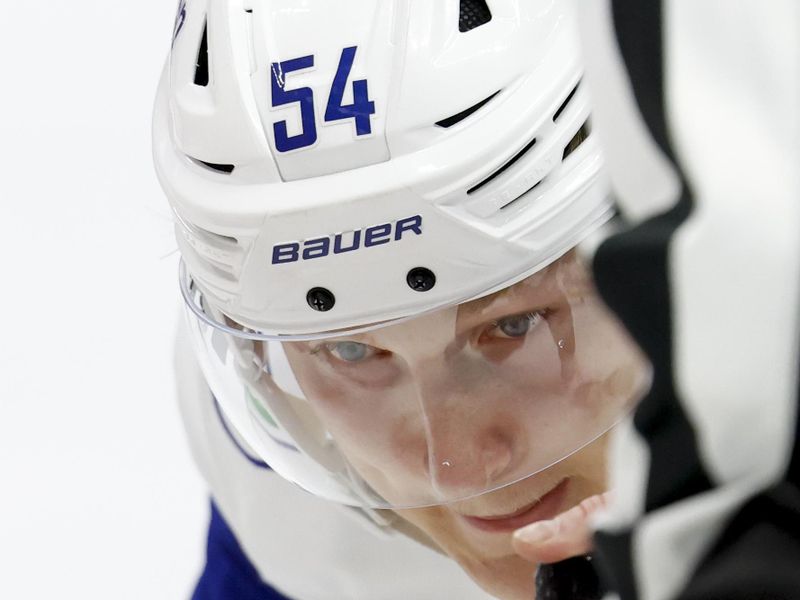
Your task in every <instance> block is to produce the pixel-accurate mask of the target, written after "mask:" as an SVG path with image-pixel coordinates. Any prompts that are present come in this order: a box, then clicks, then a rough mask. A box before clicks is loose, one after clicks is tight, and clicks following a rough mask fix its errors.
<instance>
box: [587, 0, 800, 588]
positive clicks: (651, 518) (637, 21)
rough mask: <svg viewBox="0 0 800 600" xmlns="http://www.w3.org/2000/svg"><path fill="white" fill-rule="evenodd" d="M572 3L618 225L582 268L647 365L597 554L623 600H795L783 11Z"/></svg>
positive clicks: (790, 50) (798, 94) (793, 18)
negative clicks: (647, 382)
mask: <svg viewBox="0 0 800 600" xmlns="http://www.w3.org/2000/svg"><path fill="white" fill-rule="evenodd" d="M576 5H578V13H579V21H580V24H581V29H582V36H583V39H584V43H585V45H586V52H585V55H586V63H587V74H586V79H587V81H588V83H589V86H590V88H591V90H592V95H593V98H594V105H595V111H594V115H593V124H594V128H595V131H596V133H597V135H598V136H599V137H600V141H601V143H602V144H603V145H604V148H605V150H606V153H607V155H608V164H609V168H610V171H611V177H612V181H613V183H614V188H615V192H616V194H617V198H618V203H619V207H620V212H621V214H622V215H623V217H624V218H625V220H626V226H625V228H624V230H623V231H622V232H620V233H617V234H615V235H613V236H611V237H608V238H607V239H605V240H604V242H603V243H602V244H600V246H599V247H598V248H597V251H596V253H595V257H594V262H593V266H594V270H595V276H596V279H597V285H598V288H599V289H600V291H601V293H602V295H603V297H604V298H605V300H606V301H607V303H608V304H609V305H610V306H611V308H613V309H614V310H615V311H616V312H617V314H618V315H619V316H620V318H621V319H622V321H623V322H624V323H625V325H626V326H627V327H628V329H629V330H630V331H631V333H632V335H633V336H634V337H635V338H636V340H637V341H638V342H639V344H640V345H641V346H642V348H643V349H644V350H645V351H646V353H647V354H648V356H649V357H650V360H651V362H652V365H653V384H652V388H651V390H650V392H649V393H648V394H647V396H646V397H645V398H644V399H643V400H642V401H641V403H640V405H639V406H638V408H637V410H636V412H635V415H634V416H633V417H632V419H631V420H630V422H628V423H626V424H625V425H624V426H623V427H622V428H621V429H620V431H619V433H618V435H617V437H616V440H615V447H614V451H613V456H612V468H611V477H612V485H613V486H614V487H615V489H616V492H617V494H616V500H615V503H614V506H613V507H612V510H611V511H610V512H609V514H608V515H606V517H605V518H604V520H603V522H602V523H600V531H598V533H597V536H596V545H597V549H598V556H599V561H598V562H599V563H600V565H601V567H602V570H603V572H604V575H605V577H606V578H607V580H608V583H609V585H610V587H611V588H612V589H614V590H616V593H617V594H618V596H619V597H620V598H621V599H622V600H629V599H635V598H636V599H639V598H641V599H647V600H666V599H669V598H686V599H690V598H691V599H700V598H702V599H704V600H709V599H714V598H800V451H799V450H798V446H797V443H796V440H797V437H798V417H797V403H798V402H797V400H798V393H799V390H798V378H797V373H798V367H800V353H799V352H798V347H799V346H800V343H799V342H798V338H799V337H800V336H798V330H799V329H800V326H799V324H798V321H799V317H798V315H799V314H800V302H798V300H799V299H800V235H799V234H800V177H799V176H798V171H800V169H798V167H799V166H800V121H799V120H798V119H799V118H798V112H800V111H798V107H800V81H799V79H800V5H798V4H797V3H796V2H794V1H793V0H771V1H770V2H768V3H764V2H757V1H756V0H737V2H735V3H725V2H720V1H712V0H695V1H693V2H687V1H682V2H681V1H677V0H675V1H668V0H662V1H650V0H648V1H645V2H643V1H642V0H593V1H592V2H579V3H576Z"/></svg>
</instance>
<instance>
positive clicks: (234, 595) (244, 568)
mask: <svg viewBox="0 0 800 600" xmlns="http://www.w3.org/2000/svg"><path fill="white" fill-rule="evenodd" d="M192 600H291V599H290V598H289V597H288V596H284V595H283V594H281V593H280V592H278V591H277V590H275V589H274V588H273V587H271V586H270V585H268V584H266V583H264V581H262V580H261V577H260V576H259V575H258V572H257V571H256V568H255V567H254V566H253V564H252V563H251V562H250V560H249V559H248V558H247V556H245V554H244V552H243V551H242V548H241V546H240V545H239V542H238V541H237V539H236V536H235V535H234V534H233V531H231V528H230V527H229V526H228V524H227V523H226V522H225V519H223V518H222V515H221V514H220V512H219V510H218V509H217V507H216V505H215V504H214V503H213V502H212V503H211V523H210V525H209V527H208V544H207V547H206V564H205V567H204V569H203V573H202V575H201V576H200V580H199V581H198V582H197V587H196V588H195V590H194V593H193V594H192Z"/></svg>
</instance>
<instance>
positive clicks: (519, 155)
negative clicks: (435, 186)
mask: <svg viewBox="0 0 800 600" xmlns="http://www.w3.org/2000/svg"><path fill="white" fill-rule="evenodd" d="M535 143H536V138H533V139H532V140H531V141H530V142H528V143H527V144H526V145H525V147H524V148H523V149H522V150H520V151H519V152H517V154H515V155H514V157H513V158H511V160H509V161H508V162H507V163H505V164H504V165H503V166H502V167H500V168H499V169H497V170H496V171H495V172H494V173H492V174H491V175H489V176H488V177H487V178H486V179H484V180H483V181H481V182H480V183H477V184H476V185H474V186H472V187H471V188H469V189H468V190H467V194H471V193H473V192H476V191H478V190H479V189H481V188H482V187H483V186H485V185H486V184H487V183H489V182H490V181H491V180H492V179H494V178H495V177H497V176H498V175H500V174H501V173H502V172H503V171H505V170H506V169H508V168H509V167H510V166H511V165H513V164H514V163H515V162H517V161H518V160H519V159H520V158H522V157H523V156H524V155H525V153H526V152H528V150H530V149H531V148H533V145H534V144H535Z"/></svg>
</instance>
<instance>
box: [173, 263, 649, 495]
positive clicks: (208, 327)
mask: <svg viewBox="0 0 800 600" xmlns="http://www.w3.org/2000/svg"><path fill="white" fill-rule="evenodd" d="M181 277H182V281H181V287H182V290H183V292H184V296H185V298H186V300H187V306H188V308H189V309H190V310H188V311H187V315H188V318H189V322H190V331H191V335H192V337H193V341H194V345H195V347H196V349H197V351H198V355H199V357H200V362H201V365H202V368H203V371H204V373H205V376H206V378H207V381H208V383H209V385H210V387H211V389H212V391H213V393H214V395H215V397H216V399H217V401H218V402H219V404H220V406H221V408H222V410H223V411H224V414H225V416H226V418H227V419H228V420H229V421H230V422H231V423H232V424H233V426H234V427H235V428H236V430H237V432H238V433H239V434H240V435H241V436H242V437H243V438H244V439H245V441H246V442H247V443H248V444H249V445H250V446H251V448H252V449H253V450H254V451H255V452H257V453H258V454H259V455H260V456H261V457H262V458H263V459H264V460H265V461H266V462H267V463H268V464H269V465H270V466H271V467H272V468H273V469H274V470H275V471H276V472H278V473H279V474H280V475H282V476H284V477H285V478H287V479H289V480H291V481H293V482H295V483H296V484H298V485H300V486H301V487H303V488H305V489H306V490H308V491H310V492H312V493H314V494H316V495H319V496H323V497H325V498H329V499H332V500H335V501H338V502H342V503H345V504H349V505H354V506H362V507H370V508H413V507H423V506H431V505H438V504H446V503H451V502H456V501H461V500H465V499H468V498H471V497H474V496H477V495H480V494H483V493H486V492H490V491H494V490H497V489H499V488H502V487H505V486H509V485H512V484H514V483H515V482H518V481H520V480H522V479H525V478H527V477H530V476H532V475H535V474H537V473H539V472H541V471H543V470H545V469H547V468H548V467H550V466H552V465H554V464H556V463H558V462H559V461H561V460H563V459H565V458H566V457H568V456H570V455H572V454H574V453H575V452H577V451H579V450H580V449H581V448H583V447H585V446H586V445H588V444H590V443H591V442H592V441H594V440H596V439H597V438H599V437H600V436H602V435H603V434H604V433H606V432H607V431H609V429H611V428H612V427H613V426H614V425H615V424H616V423H617V422H618V421H619V420H620V419H621V418H622V417H623V416H624V415H625V414H626V413H627V412H628V411H629V410H630V409H631V408H632V406H633V405H634V404H635V402H636V401H637V400H638V398H639V397H641V395H642V394H643V393H644V391H646V388H647V385H648V383H649V376H650V375H649V367H648V365H647V363H646V361H645V360H644V358H643V355H642V354H641V352H640V351H639V349H638V348H637V347H636V346H635V344H634V343H633V342H632V340H631V339H630V338H629V337H628V335H627V333H626V332H625V331H624V329H623V328H622V327H621V326H620V324H619V323H618V322H617V321H616V319H615V318H614V317H613V315H611V314H610V312H609V311H608V309H607V308H606V307H605V306H604V304H603V303H602V301H601V300H600V298H599V297H598V295H597V292H596V291H595V289H594V287H593V284H592V281H591V276H590V274H589V272H588V270H587V268H586V266H585V265H584V264H582V262H581V261H580V260H579V258H578V257H577V256H576V254H575V253H574V252H571V253H568V254H567V255H565V256H564V257H562V258H561V259H559V260H557V261H556V262H554V263H553V264H551V265H550V266H549V267H546V268H545V269H543V270H541V271H539V272H537V273H536V274H534V275H531V276H529V277H527V278H525V279H523V280H521V281H519V282H517V283H515V284H513V285H510V286H509V287H507V288H505V289H502V290H500V291H498V292H495V293H492V294H489V295H486V296H484V297H480V298H477V299H474V300H471V301H468V302H464V303H461V304H458V305H455V306H451V307H447V308H441V309H438V310H435V311H432V312H429V313H426V314H422V315H419V316H416V317H413V318H408V319H404V320H399V321H394V322H390V323H384V324H376V325H372V326H368V327H360V328H358V329H357V330H350V331H339V332H326V333H324V334H319V335H313V334H304V335H299V336H277V335H274V334H271V335H264V334H261V333H259V332H258V331H254V330H252V329H248V328H246V327H244V326H242V325H240V324H239V323H237V322H236V321H235V320H234V319H233V318H231V317H230V316H228V315H225V314H224V313H223V312H222V311H219V310H217V309H215V308H213V307H211V306H209V303H208V302H207V301H206V300H205V298H204V297H203V294H202V293H201V291H200V290H199V289H198V287H197V286H196V285H195V284H194V282H193V281H192V279H191V277H190V275H189V274H188V273H187V272H186V270H185V269H182V273H181Z"/></svg>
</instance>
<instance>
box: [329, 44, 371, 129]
mask: <svg viewBox="0 0 800 600" xmlns="http://www.w3.org/2000/svg"><path fill="white" fill-rule="evenodd" d="M355 56H356V46H351V47H349V48H345V49H344V50H342V56H341V58H339V67H338V68H337V69H336V76H335V77H334V78H333V85H332V86H331V93H330V95H329V96H328V106H327V107H326V108H325V122H326V123H327V122H330V121H339V120H341V119H350V118H352V119H355V122H356V135H367V134H369V133H372V127H371V126H370V122H369V116H370V115H372V114H375V103H374V102H373V101H372V100H370V99H369V94H368V92H367V80H366V79H359V80H357V81H354V82H353V103H352V104H348V105H347V106H344V105H342V99H343V98H344V88H345V85H347V78H348V77H349V76H350V69H351V68H352V67H353V59H354V58H355Z"/></svg>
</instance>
